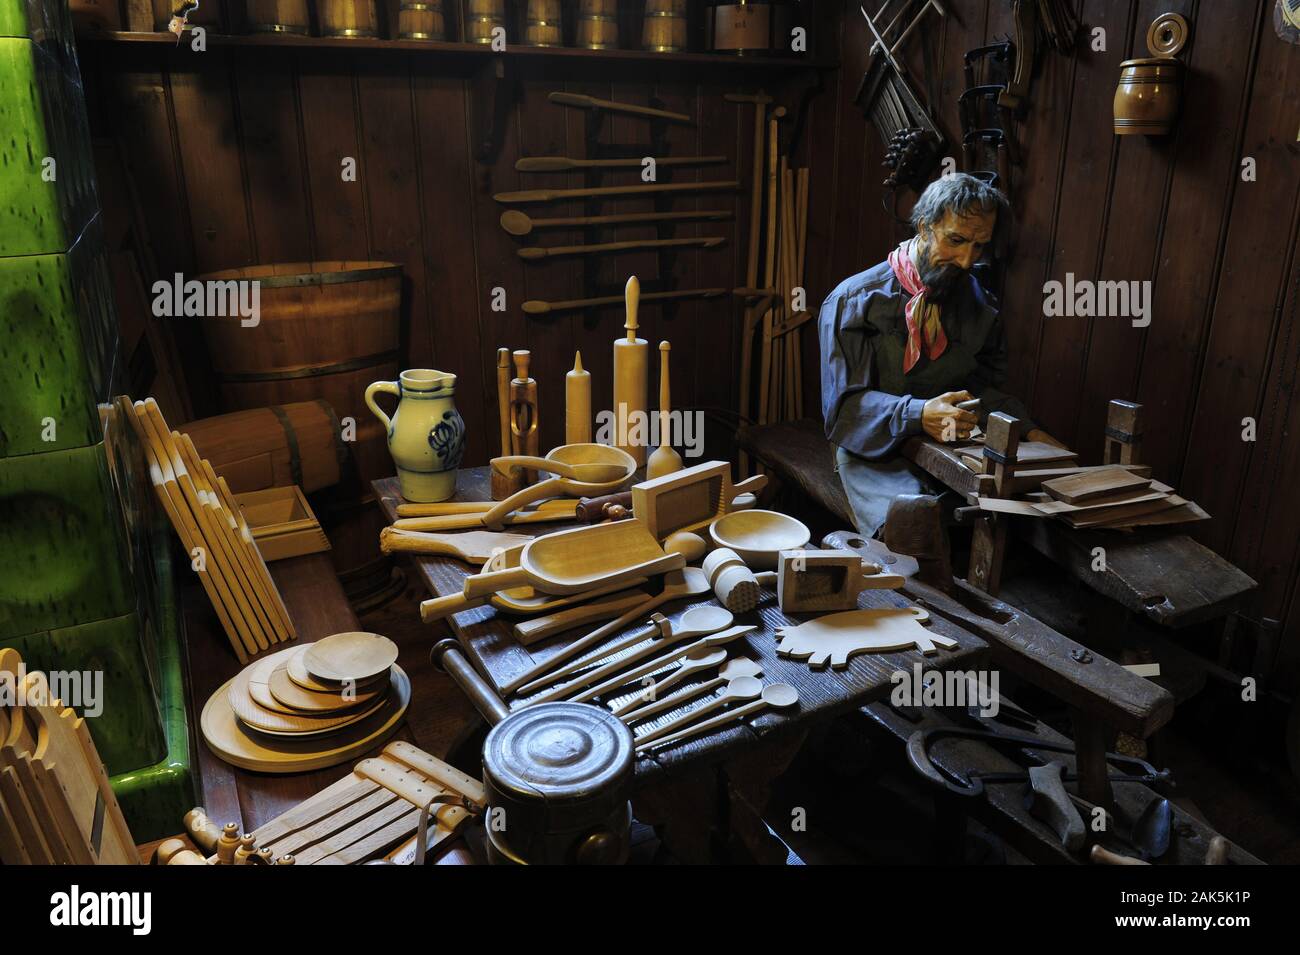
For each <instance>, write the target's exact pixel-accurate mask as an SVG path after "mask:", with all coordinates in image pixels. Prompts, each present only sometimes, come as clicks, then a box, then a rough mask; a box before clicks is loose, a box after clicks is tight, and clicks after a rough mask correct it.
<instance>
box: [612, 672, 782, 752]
mask: <svg viewBox="0 0 1300 955" xmlns="http://www.w3.org/2000/svg"><path fill="white" fill-rule="evenodd" d="M798 702H799V691H798V690H796V689H795V688H794V687H792V686H791V685H790V684H789V683H771V684H769V685H767V686H765V687H763V695H762V697H761V698H760V699H757V700H755V701H754V702H752V703H746V704H745V705H744V706H738V707H736V708H735V709H734V710H727V711H726V712H725V713H719V714H718V715H717V716H715V717H713V718H711V719H707V720H703V721H702V722H699V723H695V724H693V725H691V726H688V727H686V728H685V729H683V730H679V731H677V732H676V733H673V734H672V735H670V736H661V737H660V738H659V739H657V740H655V741H654V742H652V743H650V744H649V745H648V746H646V747H645V749H657V748H658V747H660V746H668V745H671V744H673V743H678V742H681V741H682V740H684V739H689V738H690V737H692V736H699V735H700V734H701V733H707V732H709V731H710V730H714V729H717V728H718V727H719V726H726V725H727V724H728V723H736V722H739V721H740V720H742V719H744V718H745V717H746V716H749V715H750V714H752V713H757V712H758V711H759V710H762V709H765V708H766V707H769V706H771V707H775V708H777V709H784V708H786V707H788V706H794V705H795V704H796V703H798ZM642 754H643V749H642V747H640V746H638V747H637V755H638V756H640V755H642Z"/></svg>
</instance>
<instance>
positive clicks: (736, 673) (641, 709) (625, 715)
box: [612, 657, 763, 723]
mask: <svg viewBox="0 0 1300 955" xmlns="http://www.w3.org/2000/svg"><path fill="white" fill-rule="evenodd" d="M677 673H681V670H674V671H673V673H671V674H669V676H668V677H666V678H665V679H663V680H661V681H659V683H657V684H655V685H654V686H653V687H651V688H650V689H648V690H646V691H645V692H643V693H638V694H637V695H636V696H634V697H633V698H632V699H630V700H628V701H627V702H626V703H624V704H623V705H622V706H619V707H617V708H616V709H614V710H613V711H612V712H613V713H614V715H615V716H617V717H619V719H621V720H623V722H625V723H632V722H639V721H640V720H644V719H646V718H648V717H650V716H653V715H654V714H656V713H662V712H663V711H664V710H671V709H672V708H673V707H675V706H677V705H678V704H680V703H681V702H682V701H683V700H689V699H690V698H691V697H693V696H699V695H700V694H701V693H708V692H709V691H710V690H716V689H717V688H718V687H720V686H722V684H724V683H730V682H731V681H732V680H734V679H736V678H737V677H742V676H762V675H763V668H762V667H761V666H760V665H759V664H757V663H755V662H754V661H753V660H751V659H749V657H732V658H731V659H730V660H728V661H727V662H726V663H724V664H723V665H722V667H721V669H719V670H718V675H717V676H715V677H714V678H713V679H711V680H706V681H704V682H703V683H697V684H695V685H694V686H688V687H685V688H684V689H681V690H678V691H677V692H676V693H670V694H668V695H667V696H663V695H662V694H663V691H664V690H665V689H666V688H667V687H668V686H671V685H672V684H671V683H669V679H671V678H672V677H673V676H674V675H676V674H677ZM687 675H689V674H687ZM679 682H680V681H679Z"/></svg>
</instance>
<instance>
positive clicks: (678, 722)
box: [636, 676, 763, 749]
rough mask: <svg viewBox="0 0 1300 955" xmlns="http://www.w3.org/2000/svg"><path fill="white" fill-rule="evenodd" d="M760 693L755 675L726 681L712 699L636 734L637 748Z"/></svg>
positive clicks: (759, 684) (760, 685) (760, 694)
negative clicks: (675, 717)
mask: <svg viewBox="0 0 1300 955" xmlns="http://www.w3.org/2000/svg"><path fill="white" fill-rule="evenodd" d="M762 695H763V683H762V681H761V680H759V679H758V678H757V677H752V676H742V677H737V678H736V679H734V680H732V681H731V682H730V683H728V684H727V685H726V686H724V687H723V688H722V691H721V692H720V693H718V694H717V695H716V696H714V697H713V699H711V700H709V701H708V702H707V703H705V704H704V705H703V706H700V707H696V708H695V709H693V710H691V711H690V712H689V713H683V714H682V715H681V716H679V717H678V718H677V719H675V720H669V721H668V722H667V723H665V724H664V725H663V726H660V727H658V728H656V729H652V730H650V731H649V732H648V733H643V734H642V735H640V736H638V737H637V738H636V743H637V748H638V749H639V748H640V747H641V746H643V745H645V744H647V743H652V742H654V741H655V740H657V739H660V738H661V737H664V736H667V735H668V734H669V733H675V732H677V731H678V730H679V729H682V728H683V727H686V726H690V725H691V724H692V723H694V722H696V721H697V720H698V719H699V718H700V717H702V716H705V715H706V714H709V713H713V712H716V711H717V710H720V709H722V708H723V707H724V706H728V705H730V704H732V703H739V702H746V703H747V702H749V701H750V700H757V699H758V698H759V697H761V696H762Z"/></svg>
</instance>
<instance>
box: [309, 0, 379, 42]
mask: <svg viewBox="0 0 1300 955" xmlns="http://www.w3.org/2000/svg"><path fill="white" fill-rule="evenodd" d="M316 16H317V18H318V19H319V20H320V35H321V36H333V37H347V38H348V39H361V38H363V37H375V36H378V35H379V19H378V15H377V14H376V12H375V0H316Z"/></svg>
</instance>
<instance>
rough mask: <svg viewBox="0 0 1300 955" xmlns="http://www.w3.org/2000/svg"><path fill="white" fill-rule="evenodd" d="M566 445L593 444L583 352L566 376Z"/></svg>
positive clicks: (589, 397) (576, 358) (575, 358)
mask: <svg viewBox="0 0 1300 955" xmlns="http://www.w3.org/2000/svg"><path fill="white" fill-rule="evenodd" d="M564 443H565V444H590V443H591V372H589V371H587V370H586V369H585V368H583V367H582V352H575V353H574V356H573V371H571V372H569V373H568V374H567V375H565V376H564ZM493 470H496V469H495V468H493Z"/></svg>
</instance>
